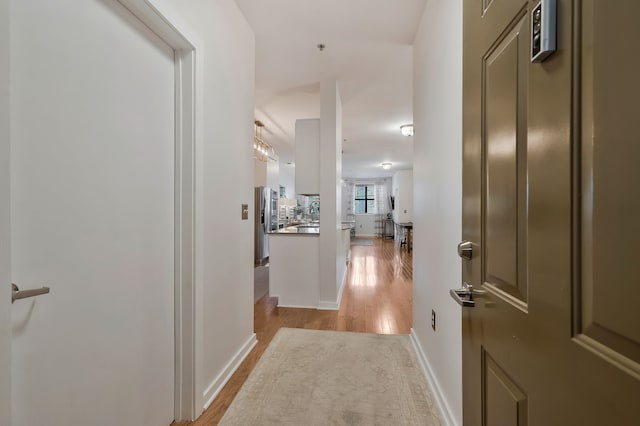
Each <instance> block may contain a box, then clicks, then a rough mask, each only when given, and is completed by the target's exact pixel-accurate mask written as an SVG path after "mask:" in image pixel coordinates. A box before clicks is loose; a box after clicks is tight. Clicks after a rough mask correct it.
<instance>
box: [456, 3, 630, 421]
mask: <svg viewBox="0 0 640 426" xmlns="http://www.w3.org/2000/svg"><path fill="white" fill-rule="evenodd" d="M536 3H537V1H529V2H527V1H522V0H511V1H510V0H493V1H492V2H490V4H489V3H487V2H484V3H481V2H480V1H479V0H465V3H464V31H465V34H464V82H463V88H464V89H463V90H464V110H463V119H464V130H463V138H464V141H463V161H464V163H463V164H464V168H463V173H464V174H463V232H462V234H463V239H465V240H469V241H471V242H473V243H474V245H473V246H474V253H473V257H472V259H471V260H463V261H462V262H463V263H462V272H463V280H464V281H466V282H468V283H469V284H471V285H472V286H473V288H474V289H475V291H474V301H475V307H472V308H471V307H468V308H465V309H464V311H463V380H464V383H463V400H464V413H463V416H464V423H465V425H481V424H482V425H495V424H504V425H522V424H531V425H569V424H570V425H573V424H576V425H578V424H579V425H587V426H590V425H594V426H595V425H602V424H616V425H631V424H637V416H636V410H635V406H636V405H637V397H638V395H640V374H639V372H640V369H639V368H638V365H639V364H638V361H639V360H640V357H639V341H640V334H639V333H638V331H637V325H638V324H640V310H638V309H635V307H634V305H633V301H634V298H633V296H631V295H633V294H635V289H637V287H638V285H640V282H639V281H638V274H637V272H635V268H634V266H635V265H634V262H633V260H634V259H633V257H632V256H633V255H634V254H635V253H636V252H637V250H635V249H634V247H635V245H634V242H635V241H636V240H637V239H638V236H640V228H639V225H638V224H637V220H636V219H635V218H636V216H637V214H635V213H634V212H637V210H638V208H639V207H640V205H639V203H640V202H639V200H640V190H639V188H638V185H637V183H638V182H640V172H638V167H637V166H636V165H635V162H636V161H637V158H639V154H640V150H639V148H638V144H637V140H638V130H637V129H636V128H635V127H636V125H635V122H634V119H635V121H637V117H635V116H636V115H637V99H638V98H639V95H640V91H639V85H638V83H637V76H636V74H637V73H636V72H635V71H636V70H637V69H638V68H639V67H640V61H639V59H638V58H640V55H639V53H640V51H639V49H640V48H639V47H638V45H637V44H638V43H637V40H640V27H639V26H638V25H637V24H636V23H635V17H637V16H640V3H638V2H628V1H624V0H617V1H607V2H598V1H595V0H592V1H582V2H581V1H575V2H574V1H571V0H558V2H557V3H558V9H557V10H558V50H557V51H556V52H555V53H554V54H553V55H551V56H550V57H549V58H548V59H547V60H546V61H544V62H542V63H538V64H532V63H530V61H529V60H528V56H529V46H530V37H529V31H530V25H531V24H530V18H529V16H530V11H531V10H532V8H533V6H535V4H536ZM483 5H484V6H485V8H484V9H486V10H483V7H482V6H483ZM487 5H488V7H486V6H487ZM476 248H478V250H476ZM625 295H626V296H625Z"/></svg>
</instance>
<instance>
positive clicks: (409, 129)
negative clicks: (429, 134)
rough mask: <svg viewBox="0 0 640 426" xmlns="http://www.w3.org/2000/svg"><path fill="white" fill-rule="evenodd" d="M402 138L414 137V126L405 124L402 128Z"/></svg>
mask: <svg viewBox="0 0 640 426" xmlns="http://www.w3.org/2000/svg"><path fill="white" fill-rule="evenodd" d="M400 132H402V136H413V124H404V125H402V126H400Z"/></svg>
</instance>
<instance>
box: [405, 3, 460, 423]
mask: <svg viewBox="0 0 640 426" xmlns="http://www.w3.org/2000/svg"><path fill="white" fill-rule="evenodd" d="M413 115H414V125H415V136H414V160H413V161H414V169H413V172H414V210H415V212H414V215H413V222H414V232H415V239H414V245H413V247H414V255H413V257H414V259H416V260H418V259H419V261H416V262H414V267H413V283H414V284H413V285H414V290H413V303H414V305H413V332H414V337H417V339H418V341H419V343H420V345H421V347H422V350H423V351H424V353H425V354H426V358H427V362H428V364H429V365H430V367H431V371H432V373H433V375H434V377H435V381H436V383H437V387H438V388H439V390H440V391H441V396H442V397H443V400H444V401H445V404H444V405H445V407H446V411H447V412H448V414H449V417H450V420H452V421H453V423H455V424H459V425H461V424H462V377H461V371H462V355H461V315H462V314H461V309H460V307H459V305H458V304H456V303H455V302H454V301H453V300H451V298H450V296H449V289H450V288H453V287H459V286H460V280H461V273H460V270H461V266H460V259H459V258H458V256H457V254H456V245H457V244H458V243H459V242H460V238H461V215H462V205H461V199H462V164H461V162H462V0H430V1H429V2H428V3H427V5H426V7H425V11H424V15H423V17H422V22H421V25H420V29H419V31H418V33H417V35H416V38H415V41H414V110H413ZM432 309H435V311H436V314H437V327H436V331H435V332H434V331H433V330H432V329H431V325H430V323H431V319H430V316H431V310H432Z"/></svg>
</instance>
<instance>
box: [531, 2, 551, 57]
mask: <svg viewBox="0 0 640 426" xmlns="http://www.w3.org/2000/svg"><path fill="white" fill-rule="evenodd" d="M556 12H557V10H556V0H540V2H539V3H538V4H537V5H536V6H535V7H534V8H533V10H532V11H531V62H542V61H544V60H545V59H546V58H547V57H548V56H549V55H551V54H552V53H553V52H555V51H556Z"/></svg>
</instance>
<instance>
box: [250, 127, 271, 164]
mask: <svg viewBox="0 0 640 426" xmlns="http://www.w3.org/2000/svg"><path fill="white" fill-rule="evenodd" d="M254 124H255V134H254V136H253V150H254V151H255V152H254V158H255V159H256V160H258V161H262V162H265V163H266V162H267V161H269V160H273V161H275V160H276V151H275V150H274V149H273V147H272V146H271V145H269V144H268V143H267V142H265V141H264V139H262V129H263V128H264V124H262V122H261V121H260V120H255V121H254Z"/></svg>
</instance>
